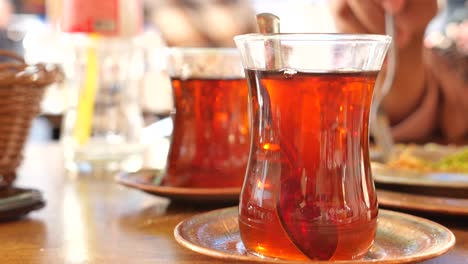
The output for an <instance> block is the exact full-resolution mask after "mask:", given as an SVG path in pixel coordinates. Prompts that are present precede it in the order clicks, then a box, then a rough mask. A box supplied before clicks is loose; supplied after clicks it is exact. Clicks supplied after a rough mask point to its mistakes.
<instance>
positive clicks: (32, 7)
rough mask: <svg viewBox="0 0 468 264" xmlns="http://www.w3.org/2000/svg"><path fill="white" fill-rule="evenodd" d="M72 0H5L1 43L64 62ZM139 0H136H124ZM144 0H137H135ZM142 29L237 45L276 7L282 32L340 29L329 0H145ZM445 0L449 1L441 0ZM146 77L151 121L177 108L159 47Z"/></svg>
mask: <svg viewBox="0 0 468 264" xmlns="http://www.w3.org/2000/svg"><path fill="white" fill-rule="evenodd" d="M64 1H66V0H0V49H8V50H13V51H15V52H17V53H19V54H22V55H24V56H25V58H26V59H27V61H29V62H38V61H41V62H48V63H57V64H59V63H60V60H61V56H62V55H63V54H61V53H60V52H57V51H58V50H60V49H59V48H57V45H58V43H59V42H58V41H57V37H56V35H57V32H60V27H61V24H60V21H61V17H62V14H63V5H64ZM119 1H121V2H122V1H134V0H119ZM135 1H136V2H138V1H137V0H135ZM139 1H141V2H138V3H141V6H142V8H143V12H142V16H143V32H142V33H141V34H142V35H146V36H150V37H148V38H147V39H146V40H145V39H144V41H146V43H147V45H148V46H149V47H150V48H151V49H153V50H155V51H157V50H160V49H162V48H164V47H167V46H169V47H172V46H185V47H233V46H234V42H233V40H232V38H233V36H235V35H239V34H245V33H252V32H256V31H257V28H256V22H255V14H256V13H261V12H271V13H274V14H276V15H278V16H279V17H280V19H281V31H282V32H334V31H335V27H334V24H333V20H332V18H331V15H330V12H329V6H328V1H326V0H307V1H306V0H295V1H281V0H139ZM440 5H441V6H443V5H444V1H440ZM154 54H156V55H155V56H153V57H151V58H150V60H151V62H150V64H151V65H152V71H151V73H150V74H148V75H147V76H146V77H145V85H144V87H143V88H142V92H141V94H142V96H141V97H142V99H141V104H142V108H143V114H144V116H145V120H146V121H147V123H148V124H150V123H152V122H154V121H157V120H158V119H159V118H162V117H164V116H167V115H168V113H169V112H170V111H171V109H172V96H171V89H170V86H169V82H168V79H167V76H166V75H165V73H164V63H163V62H162V59H161V57H158V55H157V54H160V53H158V52H155V53H154ZM64 90H66V89H65V88H64V87H61V86H60V84H59V85H54V86H52V87H49V89H48V91H47V93H46V95H45V98H44V100H43V104H42V108H43V112H42V115H41V116H40V117H39V118H37V120H36V121H35V123H34V128H33V133H32V135H31V140H51V139H52V140H55V139H58V138H59V135H60V126H61V125H60V124H61V116H62V114H63V111H64V109H65V108H66V100H65V95H64Z"/></svg>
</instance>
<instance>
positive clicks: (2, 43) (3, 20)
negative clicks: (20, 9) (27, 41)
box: [0, 0, 17, 60]
mask: <svg viewBox="0 0 468 264" xmlns="http://www.w3.org/2000/svg"><path fill="white" fill-rule="evenodd" d="M13 12H14V7H13V5H12V3H11V1H10V0H0V49H4V50H10V51H15V50H16V48H17V47H16V46H17V43H15V42H14V41H13V40H12V39H11V38H9V37H8V27H9V25H10V22H11V19H12V16H13ZM2 59H3V58H0V60H2Z"/></svg>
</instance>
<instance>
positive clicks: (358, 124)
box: [234, 34, 391, 260]
mask: <svg viewBox="0 0 468 264" xmlns="http://www.w3.org/2000/svg"><path fill="white" fill-rule="evenodd" d="M234 40H235V42H236V45H237V47H238V49H239V51H240V53H241V56H242V63H243V66H244V68H245V71H246V79H247V81H248V85H249V94H250V96H249V104H250V107H251V109H252V110H251V111H252V116H251V118H252V126H251V131H252V146H251V152H250V157H249V162H248V167H247V173H246V176H245V177H246V178H245V182H244V185H243V188H242V192H241V197H240V207H239V228H240V235H241V238H242V241H243V243H244V246H245V248H246V249H247V251H248V252H249V253H251V254H255V255H260V256H262V257H267V258H268V257H269V258H278V259H293V260H307V259H311V260H350V259H358V258H360V257H362V256H363V255H365V254H366V252H367V251H368V249H369V248H370V246H371V244H372V243H373V240H374V236H375V233H376V227H377V221H376V220H377V214H378V205H377V197H376V193H375V189H374V184H373V180H372V176H371V169H370V162H369V145H368V144H369V143H368V142H369V112H370V104H371V101H372V94H373V88H374V83H375V80H376V77H377V74H378V72H379V70H380V68H381V66H382V63H383V60H384V57H385V54H386V51H387V48H388V46H389V43H390V42H391V38H390V37H388V36H380V35H343V34H267V35H263V34H249V35H241V36H236V37H235V38H234Z"/></svg>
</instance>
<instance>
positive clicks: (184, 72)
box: [166, 48, 250, 188]
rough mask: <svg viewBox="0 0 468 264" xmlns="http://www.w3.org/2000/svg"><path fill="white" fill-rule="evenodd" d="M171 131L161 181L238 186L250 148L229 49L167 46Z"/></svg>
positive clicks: (243, 88) (238, 69)
mask: <svg viewBox="0 0 468 264" xmlns="http://www.w3.org/2000/svg"><path fill="white" fill-rule="evenodd" d="M168 72H169V75H170V77H171V83H172V88H173V94H174V104H175V116H174V131H173V134H172V141H171V146H170V151H169V157H168V165H167V175H166V180H167V181H168V183H169V184H171V185H174V186H184V187H198V188H210V187H212V188H219V187H239V188H240V187H241V185H242V182H243V179H244V175H245V168H246V165H247V159H248V155H249V147H250V133H249V119H248V107H247V94H248V91H247V83H246V81H245V78H244V70H243V68H242V65H241V62H240V55H239V53H238V51H237V50H236V49H231V48H172V49H169V54H168Z"/></svg>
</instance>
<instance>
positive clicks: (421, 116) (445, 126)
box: [331, 0, 468, 143]
mask: <svg viewBox="0 0 468 264" xmlns="http://www.w3.org/2000/svg"><path fill="white" fill-rule="evenodd" d="M467 10H468V4H467V1H465V0H447V3H446V6H445V7H444V8H442V9H441V10H440V12H439V13H438V15H437V16H436V14H437V12H438V5H437V1H436V0H332V1H331V11H332V15H333V17H334V21H335V25H336V28H337V30H338V31H339V32H345V33H370V34H385V21H384V14H385V12H389V13H390V14H392V15H393V16H394V20H395V27H396V44H397V54H398V55H397V56H398V57H397V65H396V75H395V79H394V83H393V86H392V88H391V90H390V92H389V93H388V95H387V96H386V98H385V99H384V101H383V103H382V109H383V110H384V112H385V113H386V114H387V115H388V117H389V119H390V122H391V126H392V134H393V136H394V138H395V140H396V141H399V142H429V141H433V140H437V141H443V142H446V143H466V142H468V11H467ZM429 23H430V26H429V27H427V26H428V24H429ZM384 75H385V67H384V69H383V74H382V76H384Z"/></svg>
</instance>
